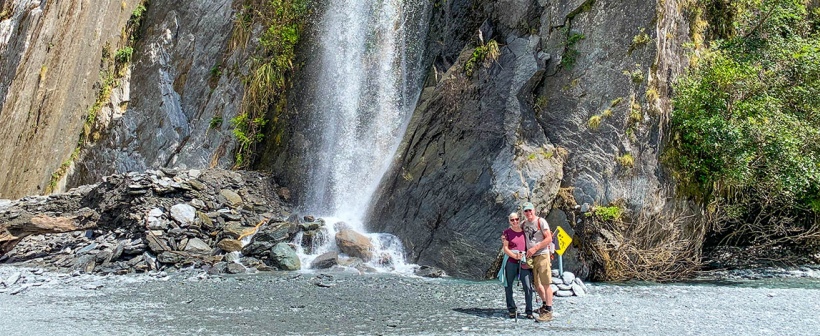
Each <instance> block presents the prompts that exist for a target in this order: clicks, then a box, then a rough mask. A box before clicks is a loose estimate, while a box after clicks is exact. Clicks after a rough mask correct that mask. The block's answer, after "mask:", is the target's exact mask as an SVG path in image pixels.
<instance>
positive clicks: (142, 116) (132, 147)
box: [68, 0, 247, 185]
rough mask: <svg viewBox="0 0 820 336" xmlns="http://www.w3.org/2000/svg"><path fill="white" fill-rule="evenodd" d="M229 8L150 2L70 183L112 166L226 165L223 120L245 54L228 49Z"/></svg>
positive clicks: (236, 101) (229, 114)
mask: <svg viewBox="0 0 820 336" xmlns="http://www.w3.org/2000/svg"><path fill="white" fill-rule="evenodd" d="M231 6H232V2H231V1H224V0H223V1H218V0H215V1H194V2H185V3H179V2H175V1H152V2H151V5H150V7H149V10H148V12H147V13H146V20H145V21H144V22H143V24H142V37H141V38H140V40H139V41H138V42H137V44H136V45H135V46H134V48H135V50H137V53H136V54H135V57H134V59H133V61H132V67H131V75H130V77H129V78H126V79H124V80H123V81H122V84H121V86H120V90H122V94H121V95H119V97H117V96H118V95H115V96H113V97H112V103H111V105H110V106H111V108H110V109H107V110H105V111H104V112H103V113H102V115H103V116H106V117H104V123H106V125H100V126H101V127H100V128H101V131H100V132H101V133H102V134H101V136H100V138H99V140H97V141H95V142H94V143H93V144H90V145H89V146H87V148H85V149H84V150H83V153H82V155H81V158H80V159H79V160H78V162H77V165H76V168H75V172H74V174H72V175H71V176H70V177H69V183H68V184H69V185H80V184H86V183H93V182H94V181H97V180H99V179H100V178H101V177H102V176H105V175H108V174H111V173H115V172H125V171H143V170H145V169H148V168H157V167H180V168H186V167H189V168H203V167H222V168H226V167H230V166H231V165H232V162H233V159H232V157H231V155H230V154H231V152H232V149H233V148H234V140H233V137H232V135H231V129H232V128H231V125H230V122H229V121H230V119H231V118H233V117H235V116H236V114H237V111H238V110H239V105H240V103H241V100H242V94H243V86H242V83H241V82H240V77H239V73H240V72H241V70H242V63H243V61H244V59H245V57H247V55H245V54H242V50H232V49H230V48H229V47H228V46H229V39H230V36H231V31H232V23H233V9H232V7H231ZM126 103H127V107H125V108H121V107H122V106H123V105H124V104H126ZM118 107H120V108H118ZM101 120H102V119H101Z"/></svg>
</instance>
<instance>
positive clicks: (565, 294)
mask: <svg viewBox="0 0 820 336" xmlns="http://www.w3.org/2000/svg"><path fill="white" fill-rule="evenodd" d="M555 296H557V297H570V296H572V291H570V290H559V291H557V292H555Z"/></svg>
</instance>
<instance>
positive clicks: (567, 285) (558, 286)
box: [550, 270, 589, 297]
mask: <svg viewBox="0 0 820 336" xmlns="http://www.w3.org/2000/svg"><path fill="white" fill-rule="evenodd" d="M550 290H551V291H552V294H553V295H555V296H557V297H568V296H573V295H574V296H584V295H586V294H587V293H589V288H588V287H587V286H586V285H585V284H584V282H583V281H581V279H580V278H576V277H575V274H572V272H564V273H563V274H560V275H559V274H558V270H552V284H551V285H550Z"/></svg>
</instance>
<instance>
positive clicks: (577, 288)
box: [570, 283, 587, 296]
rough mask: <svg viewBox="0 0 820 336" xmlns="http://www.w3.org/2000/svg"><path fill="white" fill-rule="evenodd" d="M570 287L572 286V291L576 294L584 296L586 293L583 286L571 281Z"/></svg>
mask: <svg viewBox="0 0 820 336" xmlns="http://www.w3.org/2000/svg"><path fill="white" fill-rule="evenodd" d="M570 287H572V292H573V293H575V295H576V296H584V295H586V294H587V292H586V291H585V290H584V288H583V287H581V285H579V284H577V283H573V284H572V286H570Z"/></svg>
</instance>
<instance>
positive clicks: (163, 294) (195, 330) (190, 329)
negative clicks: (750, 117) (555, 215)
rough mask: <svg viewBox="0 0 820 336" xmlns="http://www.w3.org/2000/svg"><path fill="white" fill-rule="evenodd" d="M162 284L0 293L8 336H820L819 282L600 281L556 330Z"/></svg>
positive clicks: (343, 291)
mask: <svg viewBox="0 0 820 336" xmlns="http://www.w3.org/2000/svg"><path fill="white" fill-rule="evenodd" d="M20 270H22V271H23V273H24V276H28V277H30V278H34V277H35V276H34V275H33V274H31V273H30V272H31V270H24V269H19V268H13V267H7V266H2V267H0V279H6V278H7V277H8V276H9V275H10V274H12V273H13V272H18V271H20ZM162 276H163V275H159V276H156V275H155V276H145V275H143V276H115V277H108V278H101V277H95V276H86V275H82V276H68V275H56V274H53V273H47V272H46V273H45V274H42V275H38V276H37V277H39V279H38V280H32V281H30V282H29V283H36V282H37V281H39V282H40V283H41V284H40V285H37V286H31V287H29V288H28V289H27V290H25V291H23V292H20V293H18V294H16V295H10V294H9V293H8V290H9V288H6V289H5V290H6V291H5V292H0V317H2V323H0V335H131V334H133V335H137V334H139V335H146V334H147V335H186V334H197V335H266V334H267V335H272V334H276V335H281V334H306V335H317V334H346V335H357V334H391V335H392V334H397V335H398V334H401V335H405V334H426V335H431V334H436V335H440V334H465V335H501V334H504V335H509V334H527V335H536V334H537V335H542V334H555V333H559V332H571V333H572V334H573V335H613V334H629V335H672V334H675V335H688V334H695V335H701V334H739V335H772V334H778V335H818V334H820V318H818V311H820V281H818V279H817V278H797V279H794V278H793V279H768V280H758V281H745V282H725V283H714V282H713V283H708V284H704V283H701V284H676V285H638V284H632V285H609V284H592V285H590V290H591V291H592V292H591V294H589V295H586V296H583V297H572V298H562V299H557V300H556V305H555V308H556V317H555V320H554V321H552V322H549V323H534V322H533V321H531V320H523V319H519V320H518V322H515V321H514V320H511V319H507V318H505V311H504V309H503V308H504V301H503V290H502V288H501V287H500V286H499V285H497V284H496V283H495V282H491V281H487V282H470V281H463V280H454V279H422V278H408V277H399V276H394V275H378V274H377V275H363V276H360V275H350V274H340V273H334V274H333V275H332V278H330V277H321V276H317V274H311V273H302V274H299V273H279V274H276V273H266V274H256V275H243V276H233V277H216V278H205V279H200V278H203V277H204V276H203V277H199V278H197V277H196V274H192V273H176V274H170V275H169V276H167V277H162ZM320 285H321V286H320ZM100 286H102V287H100ZM325 286H326V287H325ZM0 288H3V286H2V285H0ZM10 288H13V287H10ZM83 288H86V289H83ZM88 288H98V289H88ZM518 301H519V302H522V303H523V299H522V298H521V297H520V296H519V297H518Z"/></svg>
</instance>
